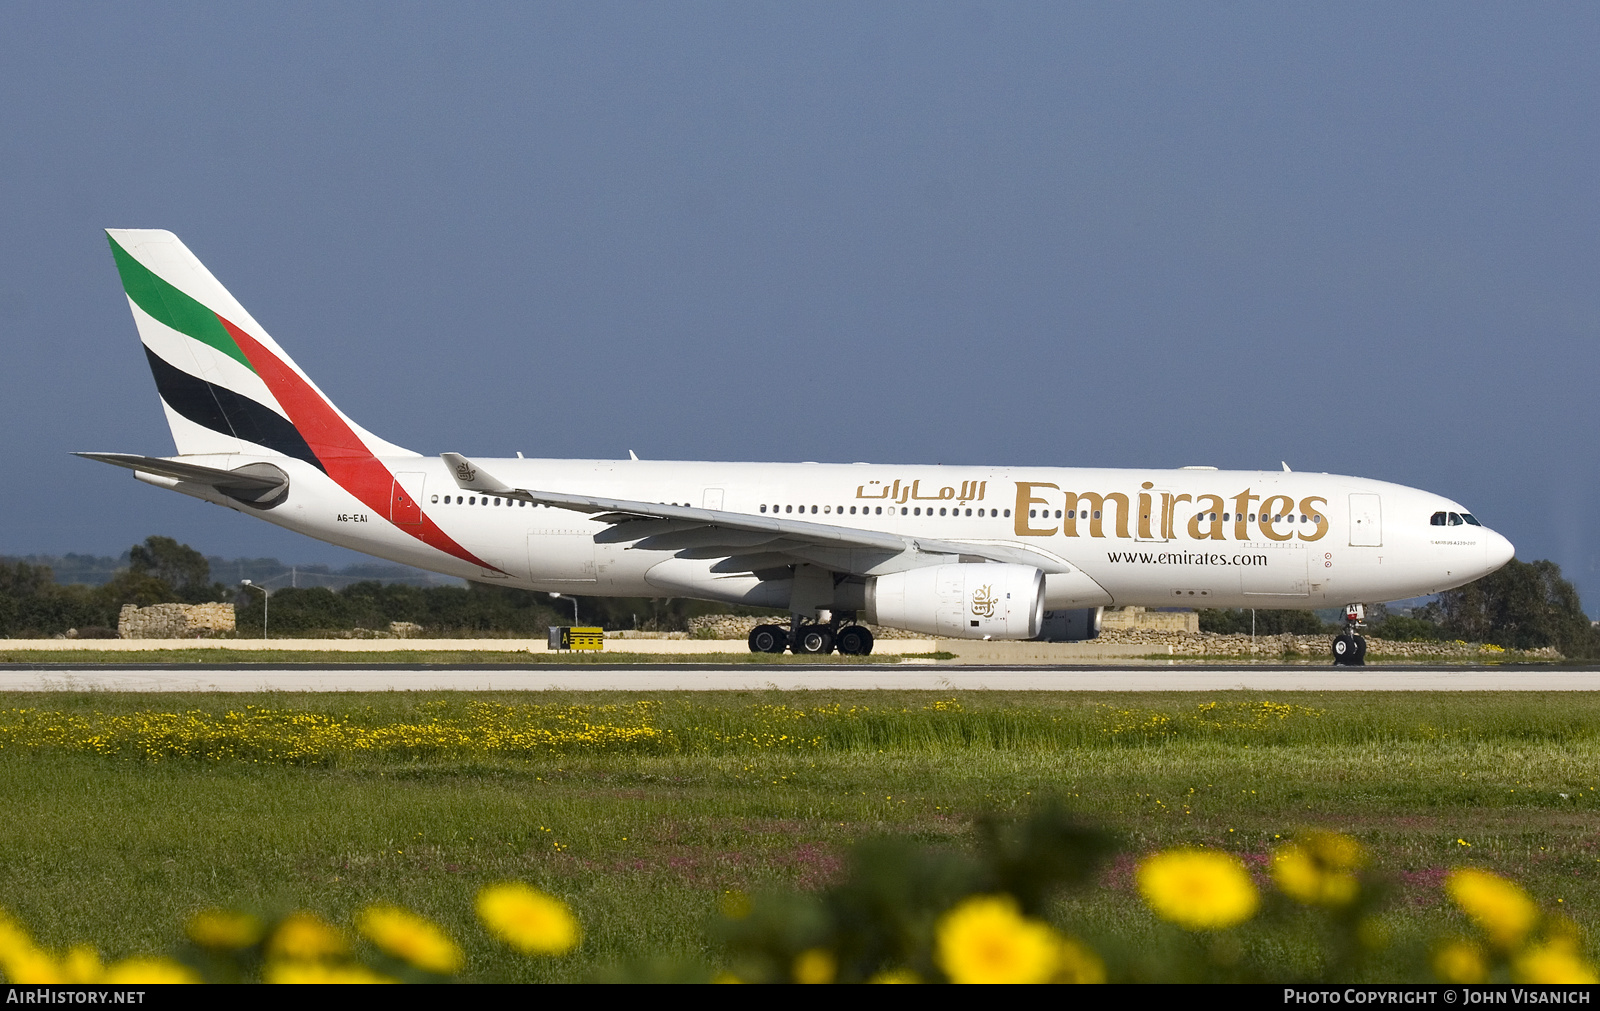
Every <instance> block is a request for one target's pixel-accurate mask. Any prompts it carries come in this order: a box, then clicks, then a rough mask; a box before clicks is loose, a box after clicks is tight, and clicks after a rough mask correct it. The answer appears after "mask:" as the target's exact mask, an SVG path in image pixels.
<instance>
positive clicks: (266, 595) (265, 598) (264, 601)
mask: <svg viewBox="0 0 1600 1011" xmlns="http://www.w3.org/2000/svg"><path fill="white" fill-rule="evenodd" d="M239 585H240V586H242V587H244V588H245V589H247V590H260V591H261V638H263V639H267V638H270V636H268V635H267V605H268V604H269V603H271V601H272V591H271V590H269V589H267V588H266V587H265V586H257V585H256V584H254V583H252V582H250V580H248V579H241V580H239Z"/></svg>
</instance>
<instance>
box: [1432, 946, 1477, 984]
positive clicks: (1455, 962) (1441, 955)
mask: <svg viewBox="0 0 1600 1011" xmlns="http://www.w3.org/2000/svg"><path fill="white" fill-rule="evenodd" d="M1433 974H1434V975H1435V976H1437V977H1438V978H1439V981H1440V982H1441V983H1487V982H1488V981H1489V962H1488V960H1487V959H1486V958H1485V957H1484V953H1483V949H1482V948H1480V947H1478V946H1477V945H1476V944H1473V943H1472V942H1471V941H1462V940H1454V941H1449V942H1447V943H1445V944H1444V945H1442V946H1440V947H1439V948H1438V950H1436V951H1435V952H1434V953H1433Z"/></svg>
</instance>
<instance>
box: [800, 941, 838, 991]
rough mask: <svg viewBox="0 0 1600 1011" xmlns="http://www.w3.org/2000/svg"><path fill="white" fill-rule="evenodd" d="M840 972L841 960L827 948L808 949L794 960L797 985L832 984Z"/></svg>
mask: <svg viewBox="0 0 1600 1011" xmlns="http://www.w3.org/2000/svg"><path fill="white" fill-rule="evenodd" d="M838 971H839V960H838V959H836V958H834V957H833V952H831V951H828V950H827V949H825V948H807V949H806V950H805V951H802V952H801V953H800V954H798V955H796V956H795V958H794V981H795V982H796V983H832V982H833V977H834V975H835V974H837V973H838Z"/></svg>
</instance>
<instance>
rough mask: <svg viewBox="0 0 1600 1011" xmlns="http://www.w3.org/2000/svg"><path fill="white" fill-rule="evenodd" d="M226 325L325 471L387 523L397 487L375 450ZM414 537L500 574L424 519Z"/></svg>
mask: <svg viewBox="0 0 1600 1011" xmlns="http://www.w3.org/2000/svg"><path fill="white" fill-rule="evenodd" d="M217 319H219V320H222V325H223V326H224V327H226V328H227V330H228V333H229V334H231V335H232V336H233V339H234V340H235V341H237V342H238V343H239V348H240V350H242V351H243V352H244V353H245V357H247V358H249V359H250V364H251V365H252V366H254V367H255V370H256V372H257V374H259V375H260V376H261V378H262V380H264V381H265V382H266V384H267V389H269V390H271V391H272V395H273V396H275V397H277V398H278V403H280V404H282V405H283V409H284V410H286V411H288V412H289V420H290V421H291V422H293V423H294V427H295V428H296V429H298V430H299V432H300V435H301V436H302V437H304V438H305V440H306V444H307V445H309V446H310V447H311V452H313V453H315V454H316V457H317V459H318V460H321V461H322V466H323V468H324V469H325V470H327V472H328V476H329V477H331V478H333V479H334V481H336V482H337V483H338V484H339V486H340V487H341V488H343V489H344V490H345V491H347V492H349V493H350V494H352V495H354V496H355V497H356V498H358V499H360V500H361V501H362V502H364V503H366V505H367V506H368V508H370V509H371V510H372V511H373V512H375V513H377V514H378V515H380V516H382V517H383V518H384V519H389V506H390V500H389V493H390V491H391V490H392V489H393V488H394V474H393V473H391V472H390V470H389V468H387V467H385V466H384V465H383V463H382V462H381V461H379V460H378V458H377V457H375V456H373V455H372V450H370V449H368V448H367V447H366V444H365V443H363V442H362V441H361V438H360V436H358V435H356V433H355V432H354V431H352V430H351V428H350V426H349V425H347V424H345V420H344V419H343V418H341V417H339V412H337V411H335V410H334V409H333V407H332V405H330V404H329V403H328V402H327V401H326V400H324V399H322V396H321V395H320V394H318V393H317V391H316V390H314V389H312V388H311V384H310V383H307V382H306V381H305V380H304V379H302V378H301V377H300V373H298V372H296V371H295V370H294V369H291V368H289V367H288V366H287V365H285V364H284V363H283V362H282V361H280V360H279V358H278V356H277V355H275V354H273V353H272V352H271V351H268V350H267V349H266V348H264V347H262V346H261V343H260V342H259V341H257V340H256V339H255V338H254V337H252V336H250V335H249V334H247V333H245V332H244V331H243V330H241V329H239V328H238V327H236V326H234V325H233V324H232V323H229V322H228V321H227V320H225V319H222V317H221V316H218V317H217ZM396 529H397V530H403V531H405V532H406V533H408V534H410V535H411V536H413V537H415V538H417V539H418V540H420V541H422V542H423V543H424V544H427V545H428V546H430V547H434V548H438V549H439V550H440V551H443V552H446V553H448V554H451V555H454V556H455V557H457V558H460V559H461V560H463V561H467V562H471V563H472V564H474V565H480V566H482V567H483V568H485V569H491V570H493V571H495V572H499V571H501V570H500V569H498V568H496V567H495V566H493V565H490V564H489V563H488V562H486V561H484V560H483V559H481V558H479V557H478V556H477V555H474V554H473V553H472V552H470V551H468V550H467V549H466V548H463V547H462V546H461V545H459V544H457V543H456V542H455V540H454V539H453V538H451V537H450V535H449V534H447V533H445V532H444V531H443V530H440V529H439V527H438V526H437V525H436V524H435V523H434V522H433V520H431V519H429V518H428V515H427V514H426V513H424V514H423V515H422V524H421V525H420V526H415V527H410V528H409V529H408V528H407V527H401V526H396Z"/></svg>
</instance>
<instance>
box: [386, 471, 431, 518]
mask: <svg viewBox="0 0 1600 1011" xmlns="http://www.w3.org/2000/svg"><path fill="white" fill-rule="evenodd" d="M424 477H425V475H423V474H396V475H395V476H394V485H393V487H391V488H390V489H389V519H390V520H392V521H393V522H394V523H395V524H396V525H398V526H402V527H416V526H421V525H422V482H423V479H424Z"/></svg>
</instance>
